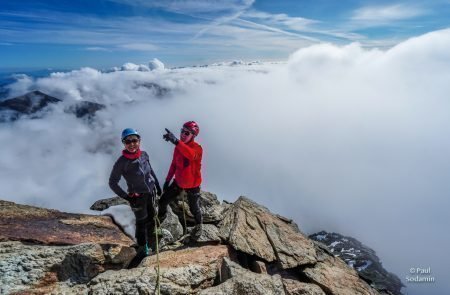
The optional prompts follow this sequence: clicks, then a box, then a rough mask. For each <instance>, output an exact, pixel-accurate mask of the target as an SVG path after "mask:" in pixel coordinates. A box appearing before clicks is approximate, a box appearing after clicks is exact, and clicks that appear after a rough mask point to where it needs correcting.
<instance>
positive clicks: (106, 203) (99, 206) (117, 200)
mask: <svg viewBox="0 0 450 295" xmlns="http://www.w3.org/2000/svg"><path fill="white" fill-rule="evenodd" d="M117 205H129V203H128V202H127V201H125V200H124V199H122V198H121V197H117V196H116V197H112V198H106V199H100V200H98V201H96V202H95V203H94V204H92V205H91V208H90V209H91V210H95V211H103V210H106V209H108V208H109V207H111V206H117Z"/></svg>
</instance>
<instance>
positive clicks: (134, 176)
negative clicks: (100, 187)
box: [109, 151, 159, 199]
mask: <svg viewBox="0 0 450 295" xmlns="http://www.w3.org/2000/svg"><path fill="white" fill-rule="evenodd" d="M122 176H123V177H124V178H125V180H126V182H127V186H128V192H129V193H149V192H152V191H153V190H154V188H155V185H157V186H158V187H159V182H158V179H157V178H156V175H155V172H154V171H153V169H152V166H151V165H150V159H149V157H148V154H147V153H146V152H145V151H142V154H141V156H140V157H139V158H137V159H135V160H132V159H127V158H126V157H124V156H123V155H122V156H121V157H120V158H119V159H118V160H117V161H116V163H115V164H114V167H113V169H112V171H111V175H110V176H109V187H110V188H111V189H112V190H113V191H114V192H115V193H116V194H117V195H118V196H119V197H121V198H124V199H126V198H127V197H128V194H127V193H126V192H125V191H124V190H123V189H122V188H121V187H120V186H119V181H120V178H121V177H122Z"/></svg>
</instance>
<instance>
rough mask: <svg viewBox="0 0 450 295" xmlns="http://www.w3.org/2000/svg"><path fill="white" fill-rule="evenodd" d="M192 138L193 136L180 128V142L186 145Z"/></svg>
mask: <svg viewBox="0 0 450 295" xmlns="http://www.w3.org/2000/svg"><path fill="white" fill-rule="evenodd" d="M193 138H194V135H193V134H192V133H191V132H190V131H189V130H187V129H185V128H181V134H180V139H181V141H182V142H184V143H187V142H189V141H191V140H192V139H193Z"/></svg>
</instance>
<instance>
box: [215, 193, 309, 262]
mask: <svg viewBox="0 0 450 295" xmlns="http://www.w3.org/2000/svg"><path fill="white" fill-rule="evenodd" d="M219 234H220V236H221V238H222V239H223V240H225V241H226V242H227V243H229V244H230V245H231V246H232V247H233V248H235V249H236V250H239V251H242V252H244V253H247V254H249V255H255V256H257V257H259V258H262V259H263V260H265V261H267V262H273V261H277V262H278V263H279V264H280V265H281V267H282V268H283V269H287V268H294V267H297V266H301V265H306V264H312V263H315V262H316V261H317V259H316V253H315V248H314V243H313V242H312V241H311V240H309V239H308V238H307V237H306V236H304V235H303V234H302V233H301V232H299V231H297V230H296V229H295V228H294V227H293V226H292V225H290V224H288V223H286V222H285V221H283V220H281V219H280V218H279V217H277V216H276V215H273V214H272V213H270V211H269V210H268V209H267V208H265V207H263V206H261V205H258V204H256V203H255V202H253V201H251V200H249V199H247V198H245V197H240V198H239V199H238V200H237V201H236V202H235V203H234V204H233V205H232V206H230V207H229V208H228V209H227V210H226V212H224V217H223V220H222V221H221V222H220V223H219Z"/></svg>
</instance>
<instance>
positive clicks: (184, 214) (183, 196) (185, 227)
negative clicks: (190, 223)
mask: <svg viewBox="0 0 450 295" xmlns="http://www.w3.org/2000/svg"><path fill="white" fill-rule="evenodd" d="M181 195H182V198H183V203H184V204H183V221H184V228H183V236H184V235H186V232H187V226H186V209H185V208H184V206H185V204H186V199H185V197H186V196H185V195H186V194H185V193H184V192H183V193H182V194H181Z"/></svg>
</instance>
